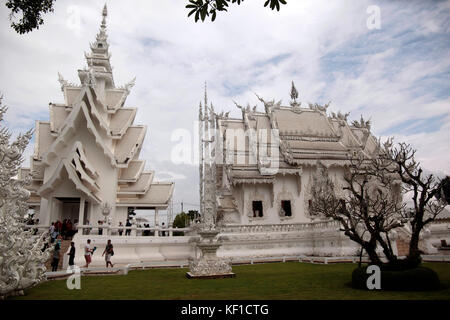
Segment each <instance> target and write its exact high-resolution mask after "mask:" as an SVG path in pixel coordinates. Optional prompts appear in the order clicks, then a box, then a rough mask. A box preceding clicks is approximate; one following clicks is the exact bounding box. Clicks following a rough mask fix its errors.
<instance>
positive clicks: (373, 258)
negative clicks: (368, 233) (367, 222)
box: [363, 242, 383, 266]
mask: <svg viewBox="0 0 450 320" xmlns="http://www.w3.org/2000/svg"><path fill="white" fill-rule="evenodd" d="M363 247H364V250H366V252H367V254H368V255H369V259H370V262H371V263H372V264H375V265H377V266H381V265H382V264H383V263H382V262H381V259H380V257H379V256H378V254H377V252H376V248H377V246H376V243H375V244H372V243H370V242H368V243H366V244H364V245H363Z"/></svg>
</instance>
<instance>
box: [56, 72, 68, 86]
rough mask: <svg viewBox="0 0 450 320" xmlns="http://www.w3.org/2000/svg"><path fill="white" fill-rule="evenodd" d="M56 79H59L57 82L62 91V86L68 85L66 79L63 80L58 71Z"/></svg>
mask: <svg viewBox="0 0 450 320" xmlns="http://www.w3.org/2000/svg"><path fill="white" fill-rule="evenodd" d="M58 81H59V84H60V85H61V91H64V87H66V86H68V85H69V83H68V82H67V80H65V79H64V78H63V76H62V75H61V73H59V72H58Z"/></svg>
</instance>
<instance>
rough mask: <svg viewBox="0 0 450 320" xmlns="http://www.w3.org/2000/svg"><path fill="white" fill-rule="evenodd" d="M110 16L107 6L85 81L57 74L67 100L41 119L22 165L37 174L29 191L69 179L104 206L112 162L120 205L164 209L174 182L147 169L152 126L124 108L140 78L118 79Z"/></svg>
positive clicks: (42, 192)
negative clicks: (105, 177)
mask: <svg viewBox="0 0 450 320" xmlns="http://www.w3.org/2000/svg"><path fill="white" fill-rule="evenodd" d="M106 16H107V9H106V6H105V8H104V10H103V18H102V23H101V26H100V31H99V33H98V34H97V36H96V40H95V42H94V43H91V44H90V49H91V50H90V52H89V53H86V54H85V57H86V62H87V67H86V68H84V69H81V70H78V75H79V78H80V84H73V83H69V82H68V81H66V80H64V78H63V76H62V75H61V74H59V75H58V80H59V83H60V85H61V90H62V92H63V95H64V103H62V104H57V103H50V105H49V112H50V121H49V122H45V121H36V128H35V146H34V154H33V156H32V158H31V164H30V169H28V168H23V169H22V170H21V172H20V176H22V177H24V176H25V175H27V174H31V173H32V176H33V178H32V184H31V185H30V191H32V196H35V198H36V197H45V198H46V197H50V196H51V194H52V193H53V192H55V190H57V188H58V185H59V184H60V183H61V182H62V181H64V180H70V181H71V182H72V183H73V185H74V186H75V188H76V189H77V190H78V191H79V192H81V193H82V194H84V195H85V196H86V197H87V198H88V199H90V200H91V201H93V202H94V203H97V204H100V203H104V202H105V201H106V200H105V197H106V195H105V194H103V191H102V186H101V185H100V182H99V181H100V180H99V175H100V174H99V172H103V171H102V168H104V167H106V166H110V167H112V168H114V170H115V171H114V172H116V177H115V181H116V184H117V188H116V190H117V191H116V193H117V194H116V198H117V200H116V202H117V203H121V204H124V203H126V201H127V200H125V199H131V200H132V201H131V200H130V201H131V202H129V203H133V204H134V206H141V207H151V206H156V205H157V206H159V207H161V206H162V207H164V206H167V205H168V201H169V199H170V198H171V197H172V193H173V186H174V184H173V183H167V184H158V183H156V182H154V181H153V178H154V172H153V171H149V172H146V171H144V167H145V161H144V160H139V154H140V151H141V149H142V144H143V142H144V138H145V134H146V132H147V126H145V125H135V124H133V122H134V119H135V117H136V112H137V109H136V108H126V107H124V106H125V103H126V99H127V97H128V95H129V94H130V92H131V89H132V88H133V86H134V83H135V79H133V80H132V81H130V82H128V83H126V84H125V85H123V86H116V85H115V83H114V78H113V73H112V67H111V63H110V57H111V55H110V53H109V51H108V49H109V44H108V41H107V34H106ZM86 134H89V135H90V137H89V138H87V136H86ZM98 151H100V152H98ZM33 201H34V202H36V199H33ZM124 201H125V202H124Z"/></svg>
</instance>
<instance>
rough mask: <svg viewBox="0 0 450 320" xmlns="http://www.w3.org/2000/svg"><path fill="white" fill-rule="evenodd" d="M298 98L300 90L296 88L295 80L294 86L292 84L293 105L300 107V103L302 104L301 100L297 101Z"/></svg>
mask: <svg viewBox="0 0 450 320" xmlns="http://www.w3.org/2000/svg"><path fill="white" fill-rule="evenodd" d="M297 98H298V91H297V89H296V88H295V84H294V81H292V86H291V107H293V108H298V107H300V105H301V104H302V103H301V102H300V103H298V102H297Z"/></svg>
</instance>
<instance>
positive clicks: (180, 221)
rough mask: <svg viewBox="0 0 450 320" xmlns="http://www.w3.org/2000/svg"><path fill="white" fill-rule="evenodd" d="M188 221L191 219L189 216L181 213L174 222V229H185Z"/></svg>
mask: <svg viewBox="0 0 450 320" xmlns="http://www.w3.org/2000/svg"><path fill="white" fill-rule="evenodd" d="M188 219H189V218H188V215H187V214H186V213H184V212H181V213H179V214H177V216H176V217H175V219H174V220H173V224H172V225H173V227H174V228H184V227H186V222H187V220H188Z"/></svg>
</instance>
